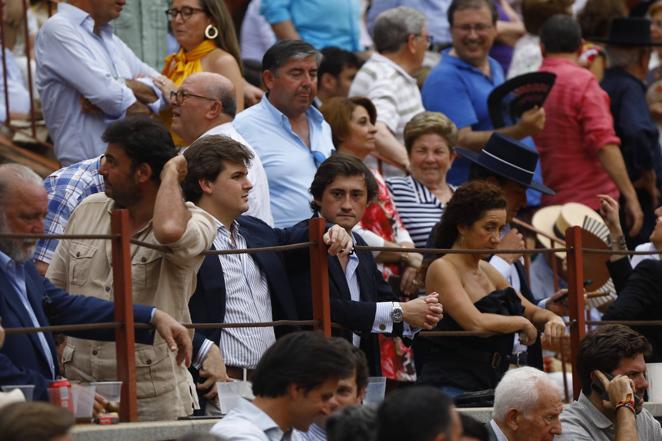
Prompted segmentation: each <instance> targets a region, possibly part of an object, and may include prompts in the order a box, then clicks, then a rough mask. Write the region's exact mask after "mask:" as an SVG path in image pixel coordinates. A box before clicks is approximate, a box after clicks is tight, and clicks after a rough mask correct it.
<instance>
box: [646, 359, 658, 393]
mask: <svg viewBox="0 0 662 441" xmlns="http://www.w3.org/2000/svg"><path fill="white" fill-rule="evenodd" d="M646 379H647V380H648V400H649V401H652V402H654V403H659V402H662V363H646Z"/></svg>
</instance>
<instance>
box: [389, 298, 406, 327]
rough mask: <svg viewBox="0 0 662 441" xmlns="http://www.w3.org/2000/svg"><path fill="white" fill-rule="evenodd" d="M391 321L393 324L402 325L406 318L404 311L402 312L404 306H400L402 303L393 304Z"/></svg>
mask: <svg viewBox="0 0 662 441" xmlns="http://www.w3.org/2000/svg"><path fill="white" fill-rule="evenodd" d="M391 308H392V309H391V320H393V323H402V321H403V320H404V318H405V314H404V311H403V310H402V306H400V303H398V302H392V303H391Z"/></svg>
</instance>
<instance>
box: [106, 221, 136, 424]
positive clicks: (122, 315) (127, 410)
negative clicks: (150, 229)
mask: <svg viewBox="0 0 662 441" xmlns="http://www.w3.org/2000/svg"><path fill="white" fill-rule="evenodd" d="M111 232H112V233H113V234H118V235H119V237H116V238H114V239H113V241H112V243H113V253H112V256H113V294H114V300H115V321H116V322H120V323H121V326H120V327H119V328H118V329H117V331H116V332H115V349H116V352H117V379H118V380H121V381H122V399H121V405H120V420H121V421H126V422H128V421H137V420H138V400H137V395H136V347H135V329H134V327H133V293H132V290H131V250H130V243H129V239H130V238H131V232H130V231H129V213H128V211H126V210H115V211H113V214H112V221H111Z"/></svg>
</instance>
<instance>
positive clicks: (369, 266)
mask: <svg viewBox="0 0 662 441" xmlns="http://www.w3.org/2000/svg"><path fill="white" fill-rule="evenodd" d="M305 222H307V221H305ZM354 238H355V243H356V245H366V243H365V241H364V240H363V239H362V238H361V236H359V235H358V234H354ZM304 251H306V252H305V253H289V254H290V255H288V259H287V264H288V272H289V273H290V274H291V278H292V285H293V286H294V287H295V290H294V294H295V296H296V301H297V310H298V311H299V316H300V318H301V319H302V320H309V319H312V316H313V306H312V295H311V291H312V288H311V281H310V261H309V256H308V250H304ZM356 253H357V255H358V257H359V266H358V269H357V276H358V277H357V278H358V283H359V290H360V296H361V297H360V299H361V301H359V302H355V301H352V299H351V296H350V292H349V286H348V285H347V279H346V278H345V272H344V271H343V269H342V267H341V266H340V261H339V260H338V258H337V257H335V256H328V262H329V297H330V303H331V321H332V322H334V323H337V324H340V325H342V326H343V327H344V328H346V329H343V330H337V329H334V331H333V332H334V335H337V336H341V337H344V338H345V339H347V340H348V341H350V342H351V341H352V333H353V332H354V333H357V334H359V335H360V336H361V349H362V350H363V351H364V352H365V354H366V357H367V358H368V367H369V369H370V374H371V375H377V376H379V375H381V367H380V362H379V361H380V359H379V339H378V336H377V335H376V334H373V333H371V330H372V325H373V322H374V319H375V312H376V310H377V302H397V301H398V299H397V298H396V296H395V295H394V294H393V291H392V290H391V287H390V286H389V284H388V283H386V282H385V281H384V277H383V276H382V273H381V271H379V269H378V268H377V264H376V263H375V260H374V258H373V257H372V253H371V252H369V251H356ZM292 254H296V256H291V255H292ZM392 333H393V334H396V335H398V334H402V324H397V325H395V324H394V326H393V332H392Z"/></svg>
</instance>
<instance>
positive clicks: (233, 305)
mask: <svg viewBox="0 0 662 441" xmlns="http://www.w3.org/2000/svg"><path fill="white" fill-rule="evenodd" d="M184 156H185V157H186V159H187V163H188V168H189V171H188V175H187V177H186V179H185V180H184V182H183V184H182V185H183V187H184V194H185V196H186V199H187V200H189V201H191V202H194V203H195V204H196V205H198V206H199V207H200V208H202V209H203V210H205V211H207V212H208V213H209V214H211V215H212V216H213V217H214V219H215V222H216V228H217V232H216V237H215V238H214V242H213V249H215V250H229V249H244V248H256V247H267V246H275V245H285V244H291V243H300V242H306V241H307V240H308V227H307V225H306V226H304V227H303V228H301V227H300V228H292V229H287V230H280V229H273V228H271V227H270V226H269V225H267V224H266V223H264V222H263V221H261V220H259V219H257V218H255V217H252V216H242V214H243V213H245V212H246V211H247V210H248V195H249V192H250V191H251V189H252V184H251V182H250V181H249V180H248V178H247V173H248V171H247V167H248V166H249V164H250V161H251V160H252V159H253V154H252V153H251V152H250V151H249V150H248V149H247V148H246V147H245V146H243V145H242V144H241V143H239V142H236V141H234V140H232V139H231V138H228V137H226V136H220V135H213V136H206V137H203V138H201V139H199V140H197V141H195V142H194V143H193V144H192V145H191V146H190V147H189V148H188V149H187V150H186V152H185V153H184ZM324 239H325V242H326V243H327V245H329V254H331V255H336V254H342V255H346V254H348V253H349V252H350V251H351V249H352V240H351V237H350V235H349V233H347V232H346V231H345V230H344V229H343V228H342V227H339V226H333V227H331V228H330V229H329V231H328V232H327V233H326V235H325V236H324ZM189 310H190V312H191V319H192V321H193V322H194V323H201V322H202V323H204V322H216V323H218V322H221V323H257V322H270V321H272V320H296V319H297V318H298V315H297V310H296V306H295V302H294V297H293V294H292V288H291V286H290V282H289V280H288V277H287V272H286V270H285V262H284V258H283V256H282V254H281V253H279V252H261V253H253V254H245V253H242V254H226V255H210V256H207V257H206V258H205V260H204V262H203V264H202V266H201V267H200V270H199V272H198V276H197V287H196V291H195V293H194V294H193V296H192V297H191V300H190V301H189ZM288 331H292V328H283V327H278V328H273V327H255V328H246V327H241V328H227V329H223V330H221V329H209V330H200V331H199V332H196V334H195V338H194V346H195V348H196V354H197V356H196V358H195V360H194V362H193V367H194V371H193V372H192V373H193V376H194V378H195V379H196V383H197V384H198V390H199V391H200V392H199V395H200V398H201V400H200V401H201V403H200V404H201V408H202V409H201V412H205V413H208V414H215V413H218V409H214V406H213V405H212V404H213V402H212V401H211V400H212V399H215V396H216V389H215V387H214V386H215V383H216V381H219V380H221V381H222V380H225V379H226V378H224V377H225V375H223V374H222V373H221V374H216V375H213V374H211V372H210V370H209V369H200V367H201V366H202V360H204V359H205V356H206V354H207V352H209V351H218V350H219V347H220V348H221V352H222V355H223V359H224V363H225V365H226V367H225V370H226V372H227V377H230V378H234V379H243V378H244V377H246V378H248V379H250V378H251V376H252V373H253V369H255V367H256V366H257V363H258V361H259V360H260V358H261V357H262V354H263V353H264V352H265V351H266V350H267V348H269V347H270V346H271V345H272V344H273V343H274V342H275V340H276V337H279V336H281V335H283V334H285V333H287V332H288ZM205 337H206V338H205ZM213 371H214V372H217V373H218V372H222V371H223V369H222V367H221V369H213Z"/></svg>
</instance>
